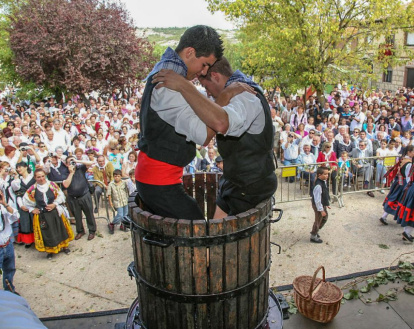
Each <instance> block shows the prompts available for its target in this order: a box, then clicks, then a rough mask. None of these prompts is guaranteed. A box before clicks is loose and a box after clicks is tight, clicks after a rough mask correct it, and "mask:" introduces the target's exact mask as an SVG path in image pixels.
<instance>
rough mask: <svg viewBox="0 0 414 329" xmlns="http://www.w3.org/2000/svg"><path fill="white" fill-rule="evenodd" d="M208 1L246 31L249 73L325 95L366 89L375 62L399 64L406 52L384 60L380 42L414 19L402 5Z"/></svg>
mask: <svg viewBox="0 0 414 329" xmlns="http://www.w3.org/2000/svg"><path fill="white" fill-rule="evenodd" d="M206 1H207V2H208V3H209V9H210V10H211V11H213V12H214V11H218V10H219V11H222V12H224V13H225V15H226V16H228V17H229V18H230V19H233V20H237V21H238V22H239V24H240V25H241V32H242V33H243V34H244V38H243V40H242V42H243V43H244V45H245V46H246V47H245V48H244V51H243V54H242V56H243V58H244V62H243V66H244V69H245V73H248V74H254V75H255V76H258V77H259V78H261V79H265V78H266V79H268V80H266V81H265V83H266V84H269V85H272V84H273V85H274V84H278V85H280V86H281V87H282V88H283V87H285V88H297V87H300V88H303V87H305V86H309V85H313V86H314V87H315V88H316V89H317V90H318V92H319V93H322V91H323V89H324V88H323V87H324V84H326V83H330V82H337V81H339V80H348V81H357V82H362V83H366V82H367V81H368V79H369V78H370V77H372V76H373V75H372V67H371V66H372V64H373V63H375V62H379V63H380V64H381V65H382V66H383V67H384V68H385V67H387V66H388V65H389V64H392V65H394V64H396V63H398V62H399V58H400V57H399V55H400V54H401V53H402V50H403V49H401V48H398V47H396V48H394V50H393V54H392V56H382V55H383V51H384V49H381V48H380V47H378V42H381V43H382V42H384V41H383V39H384V37H389V36H391V35H392V34H393V33H395V30H396V29H398V28H401V29H405V28H406V27H407V26H412V25H413V24H412V22H413V19H414V16H413V15H410V14H409V13H410V12H412V9H413V4H412V3H410V4H408V5H407V4H406V3H404V2H403V1H402V0H367V1H362V0H344V1H342V0H302V1H290V0H280V1H273V0H232V1H230V0H206ZM410 22H411V24H410ZM371 40H375V41H374V42H373V41H371Z"/></svg>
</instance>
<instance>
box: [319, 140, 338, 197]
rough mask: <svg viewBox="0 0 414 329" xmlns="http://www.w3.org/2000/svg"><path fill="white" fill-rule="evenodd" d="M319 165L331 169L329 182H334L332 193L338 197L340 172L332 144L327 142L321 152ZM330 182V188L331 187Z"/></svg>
mask: <svg viewBox="0 0 414 329" xmlns="http://www.w3.org/2000/svg"><path fill="white" fill-rule="evenodd" d="M316 162H318V163H324V164H323V166H325V167H326V168H328V169H329V174H330V175H329V176H330V178H329V180H332V193H333V194H334V195H337V194H338V193H337V192H338V191H337V189H336V175H337V170H338V165H337V164H336V162H337V158H336V154H335V152H334V150H333V147H332V143H330V142H325V143H324V144H323V146H322V150H321V152H319V155H318V158H317V159H316ZM329 180H328V187H329Z"/></svg>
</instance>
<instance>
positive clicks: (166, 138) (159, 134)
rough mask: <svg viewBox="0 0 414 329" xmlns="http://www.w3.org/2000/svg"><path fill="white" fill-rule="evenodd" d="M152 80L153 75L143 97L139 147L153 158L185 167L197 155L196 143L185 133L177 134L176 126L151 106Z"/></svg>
mask: <svg viewBox="0 0 414 329" xmlns="http://www.w3.org/2000/svg"><path fill="white" fill-rule="evenodd" d="M151 81H152V76H150V77H149V78H148V81H147V84H146V86H145V90H144V95H143V97H142V105H141V112H140V114H139V119H140V120H139V121H140V123H141V133H140V138H139V142H138V147H139V149H140V151H142V152H144V153H145V154H146V155H148V156H149V157H150V158H152V159H155V160H159V161H162V162H166V163H169V164H172V165H175V166H179V167H185V166H186V165H188V164H189V163H190V162H191V160H193V159H194V157H195V155H196V149H195V143H193V142H188V141H187V140H186V137H185V136H184V135H180V134H177V133H176V131H175V128H174V127H173V126H171V125H170V124H168V123H167V122H165V121H164V120H162V119H161V118H160V117H159V115H158V113H157V112H155V111H154V110H153V109H152V108H151V95H152V91H153V89H154V87H155V85H154V84H153V83H151Z"/></svg>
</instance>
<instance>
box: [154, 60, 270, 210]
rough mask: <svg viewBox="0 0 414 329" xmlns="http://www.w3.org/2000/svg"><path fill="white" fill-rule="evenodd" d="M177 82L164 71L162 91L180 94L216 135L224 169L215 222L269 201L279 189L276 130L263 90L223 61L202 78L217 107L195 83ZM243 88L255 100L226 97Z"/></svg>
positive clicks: (245, 93) (241, 94)
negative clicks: (166, 89)
mask: <svg viewBox="0 0 414 329" xmlns="http://www.w3.org/2000/svg"><path fill="white" fill-rule="evenodd" d="M168 75H170V78H171V79H170V78H168ZM158 77H160V79H159V78H158ZM164 77H165V78H167V79H166V80H165V79H164ZM177 78H178V77H177V76H176V75H174V74H173V73H172V72H166V71H161V72H160V73H158V74H157V78H156V81H161V82H162V83H161V84H160V86H157V88H160V87H163V86H167V87H168V88H172V89H174V90H177V91H179V92H181V94H182V95H183V96H184V98H185V99H186V100H187V102H188V103H189V104H190V105H191V107H192V108H193V110H194V112H195V113H196V114H197V115H198V116H199V117H200V119H201V120H202V121H203V122H204V123H205V124H206V125H207V126H208V127H210V128H211V129H213V130H214V131H215V132H217V145H218V151H219V153H220V155H221V156H222V158H223V167H224V168H223V176H222V178H221V179H220V183H219V187H220V188H219V194H218V197H217V208H216V212H215V214H214V218H223V217H225V216H227V215H235V214H238V213H241V212H244V211H246V210H248V209H251V208H254V207H255V206H256V205H257V204H258V203H260V202H261V201H264V200H266V199H268V198H270V197H271V196H272V195H273V194H274V192H275V190H276V188H277V179H276V175H275V173H274V170H275V166H274V162H273V125H272V118H271V115H270V109H269V104H268V102H267V101H266V99H265V97H264V95H263V93H262V90H261V89H260V87H259V86H258V85H257V84H255V83H254V82H253V81H252V80H250V79H249V78H247V77H246V76H245V75H244V74H243V73H241V72H240V71H236V72H233V70H232V69H231V66H230V64H229V62H228V61H227V59H225V58H224V57H223V58H222V59H221V60H218V61H217V62H216V63H215V64H214V65H213V66H212V67H210V69H209V71H208V73H207V74H206V75H205V76H202V77H201V76H200V77H199V80H200V82H201V84H202V85H203V86H204V87H205V88H206V90H207V94H208V95H209V96H213V97H214V98H215V100H216V102H215V103H214V102H212V101H210V100H209V99H208V98H206V97H205V96H204V95H202V94H201V93H199V92H198V91H197V89H196V88H195V87H194V86H193V85H192V84H189V83H188V82H187V81H185V80H184V81H183V79H177ZM240 83H241V84H245V85H248V86H250V87H252V88H253V89H254V91H255V93H256V95H254V94H253V93H250V92H243V93H240V94H236V95H231V94H229V95H227V96H226V94H225V93H223V90H226V91H228V90H231V89H232V88H235V87H237V86H238V85H239V84H240ZM247 90H250V89H249V88H247ZM228 97H230V98H228ZM221 106H223V107H221Z"/></svg>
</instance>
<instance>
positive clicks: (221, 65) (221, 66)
mask: <svg viewBox="0 0 414 329" xmlns="http://www.w3.org/2000/svg"><path fill="white" fill-rule="evenodd" d="M211 72H216V73H220V74H221V75H224V76H225V77H227V78H230V77H231V76H232V75H233V73H234V72H233V70H232V68H231V65H230V63H229V61H228V60H227V58H226V57H224V56H223V57H222V58H221V59H219V60H217V61H216V62H215V63H214V65H213V66H212V67H210V68H209V69H208V71H207V74H206V75H205V76H203V78H205V79H207V80H211Z"/></svg>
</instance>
